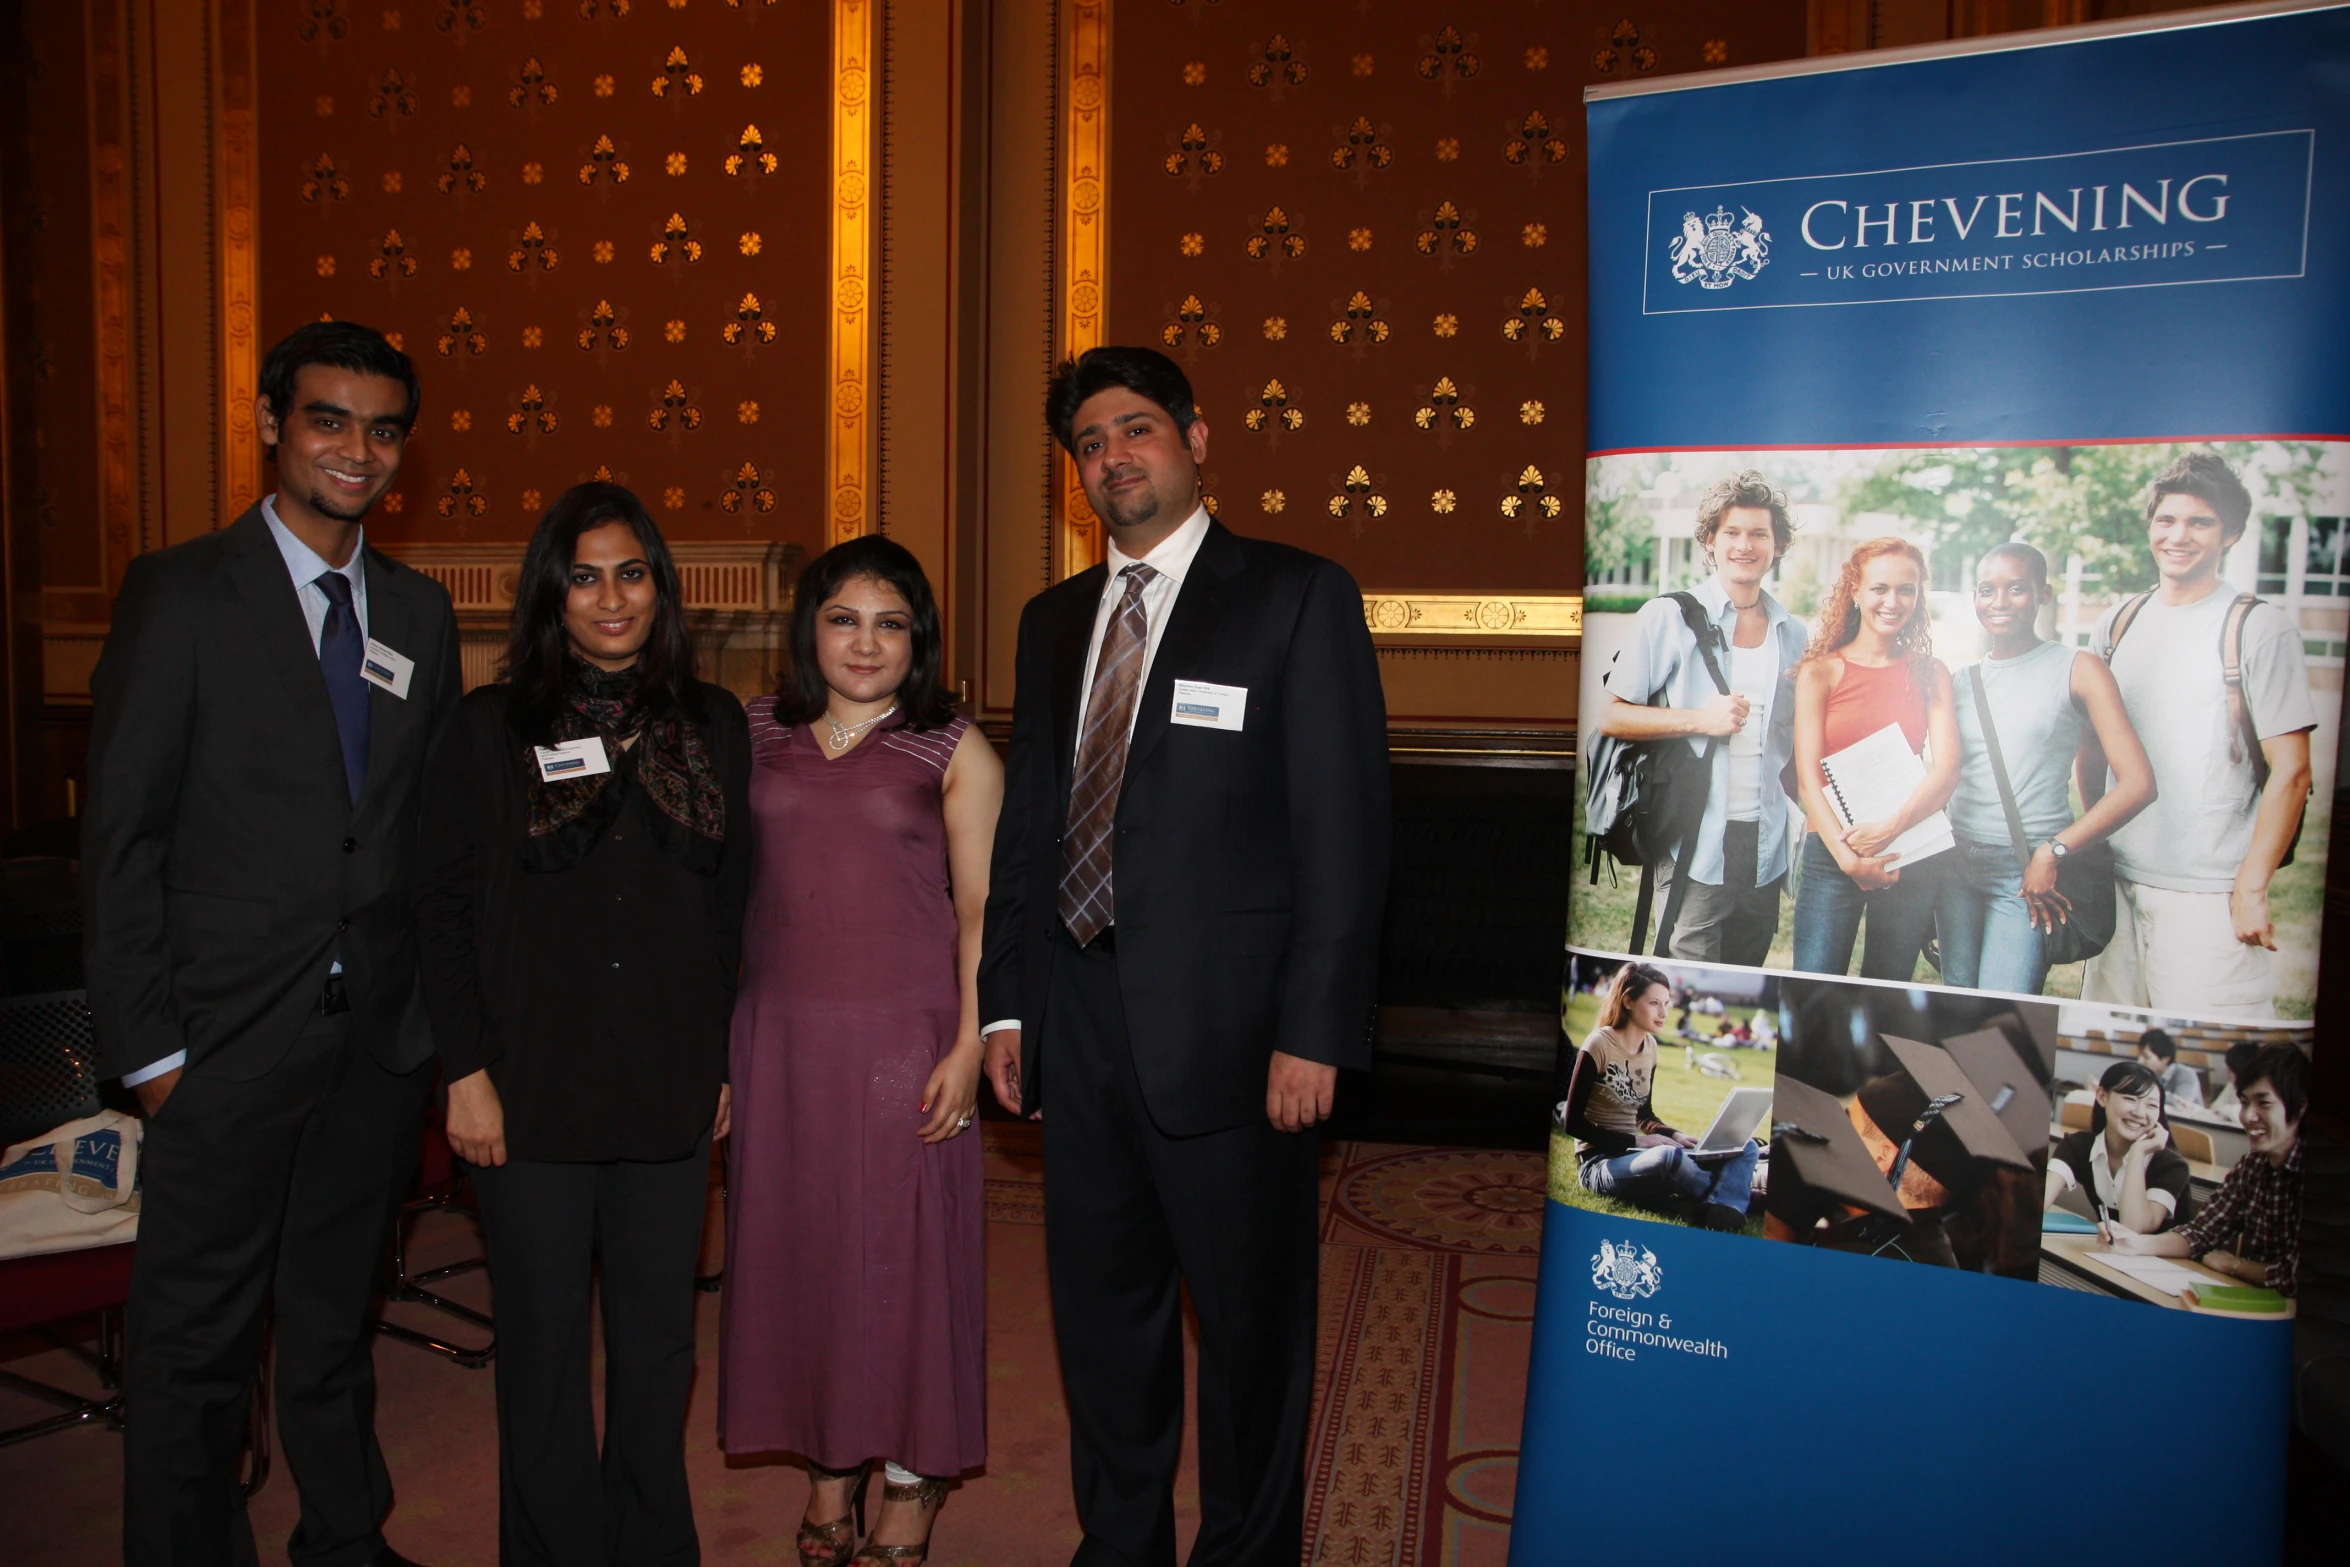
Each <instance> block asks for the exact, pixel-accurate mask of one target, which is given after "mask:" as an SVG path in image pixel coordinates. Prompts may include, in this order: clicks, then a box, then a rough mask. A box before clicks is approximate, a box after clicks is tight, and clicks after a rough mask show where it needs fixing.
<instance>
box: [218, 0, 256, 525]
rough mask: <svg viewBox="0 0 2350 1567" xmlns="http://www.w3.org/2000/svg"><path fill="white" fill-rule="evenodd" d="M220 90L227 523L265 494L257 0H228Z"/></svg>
mask: <svg viewBox="0 0 2350 1567" xmlns="http://www.w3.org/2000/svg"><path fill="white" fill-rule="evenodd" d="M216 15H217V16H218V17H219V28H218V30H217V31H216V32H215V34H214V37H215V38H216V39H217V40H218V44H217V47H218V49H219V51H220V52H219V58H218V62H217V64H218V70H217V74H216V77H215V79H216V80H217V81H218V82H219V83H220V97H219V100H218V103H217V105H216V107H215V110H214V116H213V125H214V130H213V147H214V173H213V178H214V180H215V184H214V186H213V191H214V203H215V206H214V214H213V232H214V234H215V235H216V236H217V240H216V244H217V250H216V254H217V256H218V258H219V266H220V284H219V286H220V406H221V432H220V470H219V471H220V512H219V516H218V517H217V519H216V520H215V522H214V526H215V527H226V526H227V525H228V524H229V523H230V522H232V521H234V520H235V519H236V518H237V517H238V516H240V515H242V514H243V512H244V510H245V508H246V507H248V506H250V505H252V504H253V500H254V497H256V496H257V495H259V494H260V493H261V432H260V430H259V428H257V427H256V426H255V424H254V422H253V401H254V398H255V397H256V396H257V395H258V393H259V390H260V375H261V364H260V359H261V351H260V345H259V343H258V341H257V340H256V337H255V332H256V329H257V323H256V320H255V317H256V315H257V314H258V311H259V295H260V244H259V239H260V236H259V234H258V232H257V223H256V220H255V216H254V208H255V201H256V191H255V187H254V156H255V154H254V140H255V131H256V125H255V121H256V114H255V105H254V101H253V99H254V73H255V69H256V66H255V55H254V37H253V7H252V0H221V4H220V5H219V6H218V8H217V10H216Z"/></svg>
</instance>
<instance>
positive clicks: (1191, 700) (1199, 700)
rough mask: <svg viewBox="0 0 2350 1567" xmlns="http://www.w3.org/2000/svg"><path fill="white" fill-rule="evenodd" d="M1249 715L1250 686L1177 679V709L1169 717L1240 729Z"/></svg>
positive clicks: (1198, 726) (1205, 726)
mask: <svg viewBox="0 0 2350 1567" xmlns="http://www.w3.org/2000/svg"><path fill="white" fill-rule="evenodd" d="M1247 717H1248V687H1246V686H1220V685H1216V684H1214V683H1213V682H1211V681H1206V680H1178V681H1176V682H1175V711H1174V713H1173V714H1171V715H1170V721H1171V722H1174V723H1178V724H1189V725H1191V726H1192V727H1193V728H1195V729H1229V730H1231V731H1232V732H1233V733H1234V734H1238V733H1239V732H1240V726H1241V723H1242V721H1243V720H1245V719H1246V718H1247Z"/></svg>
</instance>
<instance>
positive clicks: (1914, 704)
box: [1794, 538, 1959, 981]
mask: <svg viewBox="0 0 2350 1567" xmlns="http://www.w3.org/2000/svg"><path fill="white" fill-rule="evenodd" d="M1887 725H1898V726H1900V729H1901V736H1902V738H1903V739H1904V740H1905V741H1907V742H1908V744H1909V748H1910V750H1911V751H1912V752H1915V753H1917V754H1919V755H1921V756H1922V757H1923V758H1924V759H1925V763H1926V773H1925V778H1924V780H1923V781H1922V782H1921V783H1919V784H1918V786H1917V787H1916V788H1915V789H1914V790H1912V791H1911V792H1910V795H1909V797H1908V798H1907V799H1906V800H1904V801H1903V802H1902V804H1901V806H1900V808H1899V809H1898V810H1896V811H1895V812H1894V813H1893V814H1892V815H1890V816H1885V817H1882V818H1880V819H1878V820H1875V821H1865V822H1860V823H1857V824H1855V825H1853V826H1851V827H1847V826H1845V825H1844V822H1843V820H1842V818H1841V817H1840V816H1839V815H1838V814H1837V811H1836V808H1835V805H1834V804H1833V802H1832V801H1831V799H1830V794H1829V780H1828V775H1827V772H1826V770H1825V769H1824V768H1822V766H1821V765H1820V764H1821V760H1822V758H1824V757H1830V756H1834V755H1835V754H1836V753H1837V752H1839V751H1842V750H1844V749H1845V748H1847V747H1848V746H1852V745H1854V744H1857V743H1858V742H1860V741H1862V740H1865V739H1867V738H1868V737H1869V736H1870V735H1873V734H1875V733H1877V732H1878V731H1880V730H1882V729H1884V728H1885V727H1886V726H1887ZM1958 763H1959V750H1958V715H1957V707H1956V704H1955V703H1954V702H1953V700H1952V696H1951V685H1950V671H1949V670H1948V669H1946V668H1944V667H1943V664H1942V661H1941V660H1940V659H1937V658H1936V657H1935V656H1934V638H1933V632H1932V629H1931V625H1930V622H1929V617H1928V615H1927V610H1926V557H1925V555H1924V554H1923V553H1922V552H1921V551H1920V550H1919V549H1918V547H1917V546H1916V545H1914V544H1912V543H1910V542H1909V541H1908V540H1906V539H1897V538H1881V539H1870V540H1868V541H1867V542H1866V543H1864V544H1861V545H1860V546H1858V547H1857V548H1855V549H1854V550H1853V552H1852V556H1851V558H1850V559H1848V560H1846V561H1845V563H1844V566H1843V569H1842V570H1840V571H1838V572H1837V574H1836V582H1835V586H1833V587H1832V588H1830V589H1829V590H1828V595H1827V600H1826V602H1825V603H1823V604H1822V605H1821V606H1820V616H1819V621H1818V624H1817V627H1816V629H1815V630H1814V632H1813V634H1812V641H1811V647H1810V649H1809V650H1808V651H1806V652H1805V654H1804V657H1803V662H1802V663H1801V664H1799V665H1798V666H1796V671H1795V780H1796V788H1797V792H1798V796H1799V798H1800V799H1801V800H1802V801H1803V810H1804V816H1805V818H1806V820H1807V821H1808V823H1809V825H1810V827H1811V831H1810V833H1809V834H1808V835H1807V836H1806V837H1805V839H1804V842H1803V860H1802V881H1801V882H1800V884H1799V885H1798V887H1797V889H1796V894H1795V955H1794V957H1795V962H1794V966H1795V967H1796V968H1798V969H1802V970H1805V971H1807V972H1809V973H1814V974H1843V973H1846V972H1848V971H1849V970H1850V968H1851V965H1852V947H1853V942H1854V940H1855V938H1857V937H1858V935H1859V934H1860V929H1861V925H1862V922H1863V920H1864V919H1865V920H1866V922H1867V925H1868V944H1867V946H1866V947H1865V948H1864V950H1863V952H1862V955H1861V964H1860V972H1861V977H1862V978H1864V979H1891V980H1903V981H1906V980H1908V979H1910V978H1911V977H1912V975H1913V972H1914V971H1915V969H1916V967H1917V960H1918V954H1919V953H1920V952H1921V951H1923V950H1924V948H1925V945H1926V942H1927V940H1928V939H1929V938H1930V937H1931V936H1932V935H1933V932H1934V904H1935V899H1936V896H1937V893H1938V891H1939V882H1940V873H1941V870H1942V867H1941V866H1940V865H1939V864H1938V863H1937V862H1936V861H1935V860H1933V859H1926V860H1921V861H1919V862H1917V863H1916V864H1913V865H1904V864H1902V863H1901V856H1899V855H1898V854H1895V853H1893V852H1891V851H1890V847H1889V846H1890V845H1891V844H1892V842H1893V840H1894V839H1896V838H1898V837H1900V836H1901V835H1902V834H1903V833H1904V832H1906V831H1908V830H1909V829H1910V828H1911V827H1913V826H1915V825H1916V824H1917V823H1919V822H1921V821H1923V820H1925V818H1927V817H1929V816H1931V815H1933V814H1934V812H1936V811H1938V810H1940V809H1941V808H1942V805H1943V802H1945V801H1947V800H1948V799H1949V798H1950V791H1951V789H1952V788H1953V787H1954V786H1955V785H1956V784H1957V782H1958Z"/></svg>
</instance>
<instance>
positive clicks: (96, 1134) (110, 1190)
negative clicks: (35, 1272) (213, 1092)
mask: <svg viewBox="0 0 2350 1567" xmlns="http://www.w3.org/2000/svg"><path fill="white" fill-rule="evenodd" d="M143 1130H144V1127H143V1126H142V1125H141V1123H140V1122H139V1121H138V1120H137V1118H135V1117H133V1116H127V1115H123V1114H121V1113H120V1112H119V1111H114V1110H102V1111H100V1112H99V1113H98V1114H96V1115H94V1116H91V1117H89V1118H88V1119H87V1120H81V1121H68V1122H66V1123H65V1124H64V1125H63V1126H60V1127H58V1128H56V1129H55V1130H54V1131H50V1132H46V1133H43V1134H42V1135H41V1136H39V1137H34V1138H29V1139H27V1140H26V1141H24V1142H21V1143H18V1144H16V1145H14V1146H13V1147H11V1148H9V1149H8V1150H7V1152H6V1153H0V1257H34V1256H39V1255H41V1254H43V1253H45V1252H56V1251H79V1250H82V1249H83V1248H85V1247H90V1246H112V1245H114V1244H116V1243H117V1242H119V1241H129V1240H136V1239H138V1235H139V1135H140V1133H141V1132H142V1131H143Z"/></svg>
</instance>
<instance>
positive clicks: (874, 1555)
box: [849, 1478, 947, 1563]
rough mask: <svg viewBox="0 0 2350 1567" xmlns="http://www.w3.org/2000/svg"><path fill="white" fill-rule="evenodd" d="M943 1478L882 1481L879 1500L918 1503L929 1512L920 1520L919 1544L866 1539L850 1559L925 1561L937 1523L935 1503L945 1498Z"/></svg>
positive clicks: (859, 1560)
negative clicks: (901, 1543) (899, 1482)
mask: <svg viewBox="0 0 2350 1567" xmlns="http://www.w3.org/2000/svg"><path fill="white" fill-rule="evenodd" d="M946 1494H947V1483H946V1482H945V1481H944V1480H917V1481H915V1482H914V1483H913V1484H912V1485H900V1484H898V1483H897V1482H896V1481H895V1480H890V1479H886V1478H885V1479H884V1480H883V1481H882V1482H881V1499H882V1500H883V1501H885V1502H919V1503H920V1504H921V1505H922V1506H923V1507H924V1508H925V1509H926V1510H927V1511H928V1513H929V1516H928V1517H927V1518H925V1519H923V1521H922V1525H923V1526H922V1543H921V1544H919V1545H883V1544H882V1543H881V1542H880V1541H878V1540H867V1541H866V1542H865V1543H864V1545H863V1546H862V1547H861V1548H859V1550H858V1551H857V1554H856V1555H855V1556H852V1557H850V1558H849V1560H850V1561H851V1562H852V1563H855V1562H926V1561H928V1560H930V1531H931V1529H932V1528H934V1527H935V1526H936V1525H937V1523H938V1505H939V1503H940V1502H942V1501H944V1500H945V1499H946Z"/></svg>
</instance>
